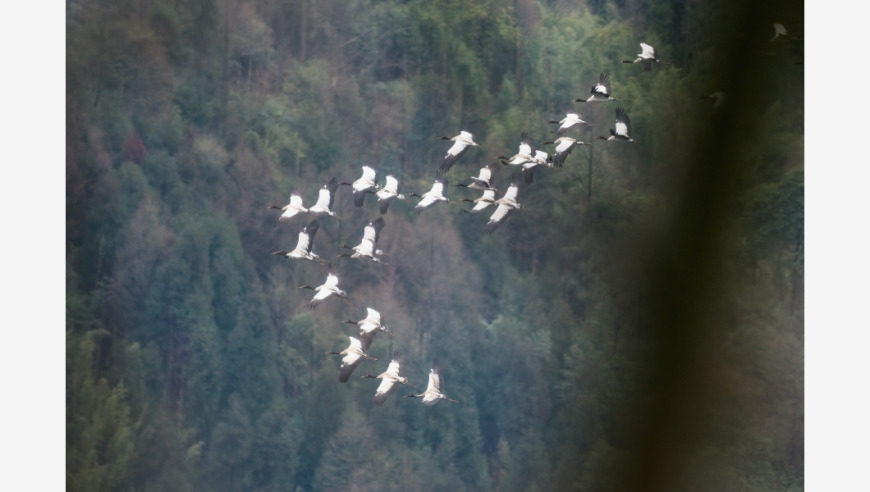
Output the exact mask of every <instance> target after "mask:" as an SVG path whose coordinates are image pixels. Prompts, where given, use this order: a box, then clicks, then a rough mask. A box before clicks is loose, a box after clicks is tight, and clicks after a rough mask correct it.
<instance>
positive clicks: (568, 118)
mask: <svg viewBox="0 0 870 492" xmlns="http://www.w3.org/2000/svg"><path fill="white" fill-rule="evenodd" d="M548 123H554V124H558V125H559V128H558V129H557V130H556V133H558V134H559V135H564V134H565V132H566V131H568V129H569V128H571V127H573V126H576V125H586V126H595V125H593V124H592V123H588V122H586V121H584V120H583V118H582V117H581V116H580V115H579V114H577V113H568V114H566V115H565V117H564V118H562V119H561V120H559V121H555V120H551V121H549V122H548Z"/></svg>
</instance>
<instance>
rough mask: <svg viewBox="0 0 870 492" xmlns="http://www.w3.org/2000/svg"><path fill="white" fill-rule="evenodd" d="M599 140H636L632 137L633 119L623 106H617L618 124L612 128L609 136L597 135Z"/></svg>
mask: <svg viewBox="0 0 870 492" xmlns="http://www.w3.org/2000/svg"><path fill="white" fill-rule="evenodd" d="M595 138H597V139H599V140H608V141H610V140H615V141H618V142H629V143H631V142H634V139H632V138H631V121H630V120H629V119H628V114H626V113H625V110H624V109H622V108H621V107H618V108H616V124H615V125H614V128H611V129H610V136H609V137H595Z"/></svg>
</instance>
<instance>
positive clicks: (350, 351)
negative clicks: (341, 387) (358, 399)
mask: <svg viewBox="0 0 870 492" xmlns="http://www.w3.org/2000/svg"><path fill="white" fill-rule="evenodd" d="M347 338H350V345H349V346H348V347H347V348H346V349H344V350H342V351H341V352H327V354H336V355H343V356H344V357H342V358H341V368H340V369H339V370H338V382H339V383H346V382H347V380H348V378H350V375H351V373H353V370H354V369H356V366H358V365H359V363H360V362H362V360H363V359H369V360H378V358H377V357H371V356H370V355H368V354H367V353H365V352H364V350H365V348H363V346H362V343H361V342H360V341H359V340H358V339H356V338H354V337H347ZM366 348H367V347H366Z"/></svg>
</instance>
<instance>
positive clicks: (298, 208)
mask: <svg viewBox="0 0 870 492" xmlns="http://www.w3.org/2000/svg"><path fill="white" fill-rule="evenodd" d="M269 208H270V209H273V208H274V209H278V210H280V211H281V216H279V217H278V222H284V221H287V220H290V219H291V218H293V217H294V216H296V214H298V213H308V209H307V208H305V207H303V206H302V197H301V196H300V195H297V194H296V193H293V194H292V195H290V203H288V204H287V205H284V206H283V207H279V206H278V205H271V206H269Z"/></svg>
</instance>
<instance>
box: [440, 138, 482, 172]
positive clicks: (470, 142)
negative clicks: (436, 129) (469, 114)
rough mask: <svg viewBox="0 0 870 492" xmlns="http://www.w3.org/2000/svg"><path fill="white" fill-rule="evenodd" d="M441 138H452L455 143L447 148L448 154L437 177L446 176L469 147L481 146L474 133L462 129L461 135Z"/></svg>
mask: <svg viewBox="0 0 870 492" xmlns="http://www.w3.org/2000/svg"><path fill="white" fill-rule="evenodd" d="M441 140H450V141H451V142H453V145H452V146H451V147H450V148H449V149H447V155H445V156H444V159H443V160H442V161H441V166H440V167H439V168H438V172H437V174H436V176H437V177H441V176H444V174H446V173H447V171H449V170H450V168H451V167H452V166H453V164H456V161H458V160H459V158H460V157H462V156H463V154H465V152H466V151H467V150H468V148H469V147H472V146H473V147H479V146H478V145H477V142H475V141H474V135H472V134H471V133H468V132H467V131H465V130H462V131H460V132H459V135H456V136H455V137H453V138H447V137H441Z"/></svg>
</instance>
